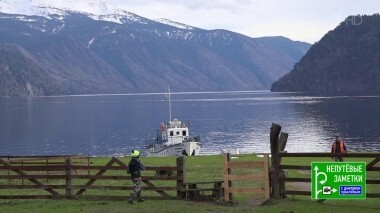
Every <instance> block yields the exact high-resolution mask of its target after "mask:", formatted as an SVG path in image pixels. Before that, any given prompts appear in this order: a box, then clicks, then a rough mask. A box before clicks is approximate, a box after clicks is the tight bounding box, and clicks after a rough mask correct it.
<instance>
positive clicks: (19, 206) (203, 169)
mask: <svg viewBox="0 0 380 213" xmlns="http://www.w3.org/2000/svg"><path fill="white" fill-rule="evenodd" d="M119 159H120V160H122V161H123V162H124V163H128V161H129V158H119ZM109 160H110V158H92V159H91V161H92V162H93V165H105V164H106V163H107V162H108V161H109ZM222 160H223V159H222V156H221V155H213V156H197V157H186V180H185V182H195V181H213V180H223V162H222ZM233 160H235V161H251V160H260V158H259V157H257V156H255V155H239V156H238V158H237V159H233ZM352 160H355V161H367V162H368V161H370V160H371V159H352ZM141 161H142V162H143V163H144V164H145V166H175V164H176V159H175V158H174V157H166V158H141ZM312 161H331V159H328V158H317V159H311V158H286V159H283V164H292V165H310V163H311V162H312ZM347 161H350V159H347ZM233 172H236V173H249V172H251V171H247V169H245V170H243V169H242V170H236V171H233ZM252 172H257V171H252ZM115 173H120V174H122V173H123V174H125V171H115ZM143 175H144V173H143ZM288 175H289V176H291V177H310V174H309V173H308V171H294V170H292V171H289V173H288ZM367 179H380V173H379V172H368V173H367ZM1 184H4V183H1ZM8 184H9V183H8ZM97 184H100V185H102V184H104V185H113V184H117V185H126V186H130V185H131V183H130V181H122V182H120V181H118V182H117V183H115V181H113V180H106V181H104V182H99V183H97ZM155 184H156V185H157V186H159V185H160V182H155ZM162 184H164V183H162ZM260 184H261V183H252V181H251V182H249V181H242V182H236V183H235V182H234V186H245V187H247V186H256V185H260ZM308 185H309V184H300V185H297V184H287V186H286V187H287V189H292V188H293V189H305V188H307V187H309V186H308ZM40 191H41V190H40ZM367 191H368V192H379V191H380V186H378V185H373V184H371V185H367ZM10 193H12V194H17V190H8V189H1V188H0V194H1V195H6V194H10ZM88 193H89V194H92V193H93V194H106V195H128V194H129V191H120V190H119V191H111V190H108V191H107V190H98V191H96V190H94V192H88ZM149 193H152V192H149V191H146V192H144V191H143V194H145V195H146V194H149ZM262 197H263V196H262V195H260V194H236V195H234V202H233V204H230V203H224V202H194V201H185V200H174V201H173V200H146V201H145V202H143V203H135V204H132V205H131V204H129V203H128V202H127V201H126V200H124V201H112V200H102V201H91V200H85V199H79V200H67V199H63V200H0V212H28V213H32V212H107V213H111V212H282V213H286V212H289V213H290V212H334V213H336V212H345V213H347V212H356V213H359V212H380V200H379V199H374V198H368V199H365V200H326V201H325V202H323V203H318V202H317V201H316V200H312V199H311V198H310V197H309V196H288V198H287V199H282V200H270V201H268V202H267V203H266V205H263V206H260V205H259V204H260V202H261V201H262V200H263V198H262Z"/></svg>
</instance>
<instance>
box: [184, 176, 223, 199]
mask: <svg viewBox="0 0 380 213" xmlns="http://www.w3.org/2000/svg"><path fill="white" fill-rule="evenodd" d="M223 182H224V181H205V182H188V183H184V187H185V189H184V191H185V192H186V198H187V199H190V200H198V201H208V200H216V201H220V200H221V199H222V198H223V196H224V188H223V186H222V185H223ZM205 184H213V187H206V188H205V187H201V186H202V185H205ZM207 191H209V192H211V195H203V194H201V192H207Z"/></svg>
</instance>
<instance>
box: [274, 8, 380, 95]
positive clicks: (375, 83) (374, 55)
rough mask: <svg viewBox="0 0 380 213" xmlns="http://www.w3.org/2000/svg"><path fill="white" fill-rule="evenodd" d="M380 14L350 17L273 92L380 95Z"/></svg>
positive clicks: (275, 85) (295, 67) (329, 34)
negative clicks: (364, 93)
mask: <svg viewBox="0 0 380 213" xmlns="http://www.w3.org/2000/svg"><path fill="white" fill-rule="evenodd" d="M379 58H380V15H379V14H374V15H372V16H367V15H364V16H360V15H358V16H350V17H348V18H346V19H345V20H344V21H343V22H342V23H340V25H339V26H337V27H336V28H335V29H334V30H333V31H330V32H328V33H327V34H326V35H325V36H324V37H323V38H322V39H321V40H320V41H319V42H317V43H316V44H314V45H313V46H312V47H311V48H310V50H309V51H308V52H307V53H306V55H305V56H304V57H303V58H302V59H301V61H300V62H299V63H297V64H296V65H295V66H294V68H293V70H292V71H291V72H290V73H289V74H287V75H285V76H283V77H282V78H280V79H279V80H278V81H276V82H275V83H273V84H272V87H271V90H272V91H313V92H328V93H335V92H348V93H349V92H366V93H367V92H369V93H380V60H379Z"/></svg>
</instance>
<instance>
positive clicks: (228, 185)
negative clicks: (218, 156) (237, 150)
mask: <svg viewBox="0 0 380 213" xmlns="http://www.w3.org/2000/svg"><path fill="white" fill-rule="evenodd" d="M230 161H231V154H230V153H224V155H223V170H224V172H223V173H224V201H226V202H228V201H232V198H233V197H232V193H231V192H230V188H232V181H231V180H230V179H229V176H230V175H231V168H229V165H228V164H229V163H230Z"/></svg>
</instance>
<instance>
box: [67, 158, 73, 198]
mask: <svg viewBox="0 0 380 213" xmlns="http://www.w3.org/2000/svg"><path fill="white" fill-rule="evenodd" d="M71 166H72V161H71V158H67V159H66V160H65V175H66V198H69V199H70V198H72V190H71V189H72V187H71V186H72V182H71V181H72V178H71V176H72V168H71Z"/></svg>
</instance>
